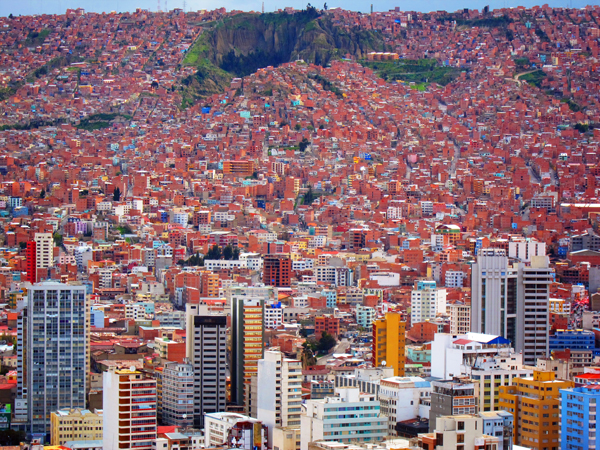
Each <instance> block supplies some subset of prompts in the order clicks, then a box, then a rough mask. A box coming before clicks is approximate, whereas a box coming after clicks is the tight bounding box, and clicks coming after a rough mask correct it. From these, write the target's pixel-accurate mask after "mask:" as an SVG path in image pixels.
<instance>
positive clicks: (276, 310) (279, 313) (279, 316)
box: [264, 303, 284, 329]
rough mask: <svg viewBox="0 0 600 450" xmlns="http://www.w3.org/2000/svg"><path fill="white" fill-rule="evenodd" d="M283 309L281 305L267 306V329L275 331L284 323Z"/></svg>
mask: <svg viewBox="0 0 600 450" xmlns="http://www.w3.org/2000/svg"><path fill="white" fill-rule="evenodd" d="M283 309H284V306H282V305H281V303H273V304H265V312H264V314H265V315H264V317H265V328H270V329H275V328H278V327H279V326H280V325H281V324H282V323H283Z"/></svg>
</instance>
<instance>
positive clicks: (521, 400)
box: [499, 370, 573, 450]
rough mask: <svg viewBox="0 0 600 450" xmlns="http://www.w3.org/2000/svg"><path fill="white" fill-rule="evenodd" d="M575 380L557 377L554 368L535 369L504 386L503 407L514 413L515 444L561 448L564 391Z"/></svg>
mask: <svg viewBox="0 0 600 450" xmlns="http://www.w3.org/2000/svg"><path fill="white" fill-rule="evenodd" d="M572 387H573V382H571V381H561V380H557V379H556V374H555V373H554V372H551V371H538V370H534V372H533V376H532V377H522V378H516V379H514V380H513V384H512V386H501V387H500V400H499V407H500V409H503V410H505V411H508V412H510V413H512V415H513V417H514V419H515V420H514V424H515V434H514V443H515V444H517V445H521V446H523V447H528V448H533V449H539V450H543V449H548V450H558V448H559V445H560V435H559V432H560V410H559V405H560V392H559V391H560V390H561V389H570V388H572Z"/></svg>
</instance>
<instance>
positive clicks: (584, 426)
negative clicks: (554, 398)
mask: <svg viewBox="0 0 600 450" xmlns="http://www.w3.org/2000/svg"><path fill="white" fill-rule="evenodd" d="M560 399H561V401H560V442H561V446H560V450H587V449H596V448H600V433H598V432H597V428H596V421H597V420H598V410H597V408H598V405H599V404H600V391H599V390H598V385H586V386H581V387H575V388H571V389H561V391H560Z"/></svg>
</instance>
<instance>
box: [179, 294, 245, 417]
mask: <svg viewBox="0 0 600 450" xmlns="http://www.w3.org/2000/svg"><path fill="white" fill-rule="evenodd" d="M186 355H187V358H188V360H189V362H190V364H191V365H192V367H193V372H194V425H195V426H197V427H202V426H203V425H204V413H212V412H218V411H225V405H226V403H227V394H226V382H227V373H226V370H227V317H226V316H225V315H216V314H210V313H209V311H208V306H206V305H204V304H193V303H188V304H187V305H186ZM231 367H232V372H234V371H235V367H234V366H231Z"/></svg>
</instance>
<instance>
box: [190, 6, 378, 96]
mask: <svg viewBox="0 0 600 450" xmlns="http://www.w3.org/2000/svg"><path fill="white" fill-rule="evenodd" d="M194 46H195V47H196V48H195V49H192V50H191V51H192V52H196V54H198V58H195V61H196V60H197V61H203V64H204V65H206V62H209V63H210V64H211V65H213V66H215V67H216V68H219V69H222V70H223V71H225V72H227V73H229V74H230V75H231V76H246V75H249V74H251V73H254V72H255V71H256V70H258V69H259V68H263V67H267V66H278V65H280V64H283V63H286V62H290V61H294V60H297V59H303V60H304V61H306V62H309V63H315V64H319V65H322V66H325V65H327V63H329V61H331V60H332V59H333V58H340V57H344V56H346V55H347V54H350V55H352V56H354V57H357V58H361V57H364V56H365V54H366V53H367V52H369V51H385V50H386V49H385V44H384V42H383V39H382V38H381V36H380V35H379V34H378V33H377V32H375V31H369V30H361V29H358V28H355V29H351V30H348V29H346V28H343V27H339V26H336V25H334V24H333V23H332V21H331V19H330V18H329V17H328V16H327V15H320V14H319V12H318V11H317V10H316V9H314V8H309V9H307V10H305V11H300V12H297V13H295V14H286V13H269V14H250V13H244V14H238V15H236V16H233V17H229V18H227V19H225V20H223V21H220V22H218V23H217V24H214V26H213V27H212V28H210V29H206V30H205V31H204V33H203V34H202V36H201V37H200V38H199V39H198V41H197V42H196V43H195V44H194ZM204 70H205V71H206V69H204ZM209 72H210V71H209ZM219 73H220V74H222V72H219ZM220 78H222V77H220ZM188 81H190V80H188ZM193 81H194V83H193V84H196V82H199V83H200V85H202V84H203V83H207V84H208V85H210V89H206V91H207V92H206V94H208V93H213V92H214V89H215V88H217V89H218V87H220V86H221V85H223V84H224V83H223V80H222V79H219V80H213V79H212V76H211V74H210V73H209V74H208V75H206V74H205V75H203V76H200V77H199V79H198V80H193ZM190 85H191V84H190ZM198 87H199V88H200V89H201V90H202V86H198ZM195 96H196V97H198V96H202V95H201V94H200V95H195Z"/></svg>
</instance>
